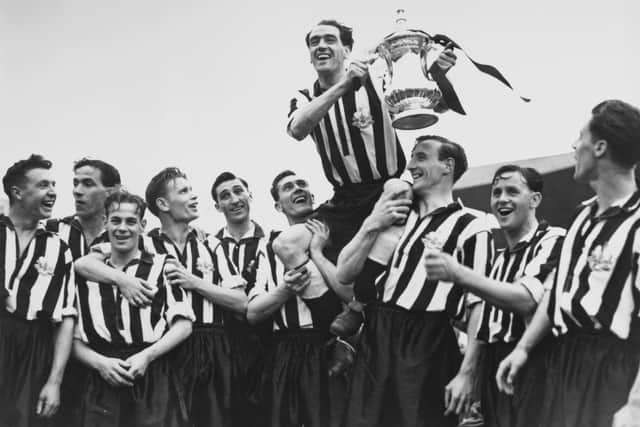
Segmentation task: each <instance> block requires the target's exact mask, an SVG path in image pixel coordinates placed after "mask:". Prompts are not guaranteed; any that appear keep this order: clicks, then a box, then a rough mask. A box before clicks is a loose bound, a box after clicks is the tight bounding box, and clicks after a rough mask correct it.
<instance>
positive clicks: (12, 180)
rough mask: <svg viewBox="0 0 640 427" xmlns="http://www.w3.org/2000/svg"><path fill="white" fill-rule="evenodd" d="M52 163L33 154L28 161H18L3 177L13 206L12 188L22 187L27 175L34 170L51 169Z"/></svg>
mask: <svg viewBox="0 0 640 427" xmlns="http://www.w3.org/2000/svg"><path fill="white" fill-rule="evenodd" d="M51 166H52V163H51V161H49V160H47V159H45V158H44V157H42V156H41V155H40V154H32V155H31V156H29V158H28V159H24V160H18V161H17V162H15V163H14V164H13V165H11V167H10V168H9V169H7V172H6V173H5V174H4V177H2V186H3V187H4V192H5V194H6V195H7V197H9V204H13V202H14V200H13V196H12V195H11V187H13V186H14V185H22V184H23V183H24V180H25V177H26V176H27V173H28V172H29V171H30V170H32V169H51Z"/></svg>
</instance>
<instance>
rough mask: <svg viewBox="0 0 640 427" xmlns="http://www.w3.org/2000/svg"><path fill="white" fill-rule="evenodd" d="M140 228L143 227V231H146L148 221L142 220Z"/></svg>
mask: <svg viewBox="0 0 640 427" xmlns="http://www.w3.org/2000/svg"><path fill="white" fill-rule="evenodd" d="M140 227H142V231H144V229H145V228H146V227H147V220H146V219H144V218H142V219H141V220H140Z"/></svg>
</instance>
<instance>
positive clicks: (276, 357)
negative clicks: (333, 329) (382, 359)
mask: <svg viewBox="0 0 640 427" xmlns="http://www.w3.org/2000/svg"><path fill="white" fill-rule="evenodd" d="M329 338H330V337H329V336H328V334H324V333H321V332H320V331H317V330H307V331H305V330H297V331H282V332H276V333H274V334H273V336H272V337H270V338H269V339H268V340H267V344H266V351H265V359H264V363H263V365H262V369H261V372H260V374H259V377H260V380H259V393H257V395H258V396H259V398H260V400H261V401H262V405H263V406H264V409H265V412H266V413H267V418H266V419H267V420H268V421H267V422H265V423H263V424H262V425H264V426H271V427H300V426H305V427H338V426H339V425H340V422H341V421H342V416H343V412H344V407H345V403H346V394H347V387H348V385H347V379H346V378H345V377H343V376H340V377H329V357H330V347H329V346H328V345H327V341H328V340H329Z"/></svg>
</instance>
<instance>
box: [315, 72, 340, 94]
mask: <svg viewBox="0 0 640 427" xmlns="http://www.w3.org/2000/svg"><path fill="white" fill-rule="evenodd" d="M344 73H346V70H344V69H340V70H338V71H333V70H331V71H322V72H318V83H319V84H320V87H321V88H322V89H325V90H326V89H329V88H330V87H332V86H334V85H335V84H336V83H338V82H339V81H340V79H341V78H342V76H343V75H344Z"/></svg>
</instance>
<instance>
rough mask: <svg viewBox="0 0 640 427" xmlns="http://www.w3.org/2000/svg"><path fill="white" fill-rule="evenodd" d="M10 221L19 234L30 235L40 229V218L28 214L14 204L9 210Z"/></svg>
mask: <svg viewBox="0 0 640 427" xmlns="http://www.w3.org/2000/svg"><path fill="white" fill-rule="evenodd" d="M8 216H9V219H10V220H11V223H12V224H13V227H14V228H15V229H16V231H17V232H19V233H29V232H33V231H35V229H36V228H38V222H39V221H40V219H39V218H35V217H33V216H31V215H28V214H26V213H25V212H24V211H23V210H22V209H21V208H20V206H17V205H16V204H14V205H13V206H11V207H10V208H9V215H8Z"/></svg>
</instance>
